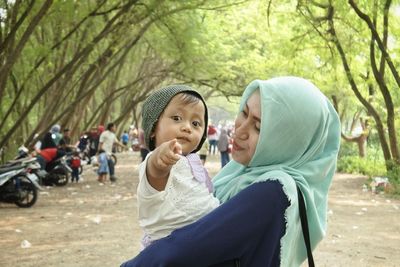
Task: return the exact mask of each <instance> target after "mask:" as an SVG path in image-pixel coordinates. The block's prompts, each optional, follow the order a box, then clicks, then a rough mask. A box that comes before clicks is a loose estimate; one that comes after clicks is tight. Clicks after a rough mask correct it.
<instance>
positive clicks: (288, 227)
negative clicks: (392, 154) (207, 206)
mask: <svg viewBox="0 0 400 267" xmlns="http://www.w3.org/2000/svg"><path fill="white" fill-rule="evenodd" d="M340 134H341V127H340V122H339V117H338V114H337V113H336V111H335V109H334V107H333V105H332V104H331V103H330V102H329V100H328V99H327V98H326V97H325V96H324V95H323V94H322V93H321V92H320V90H319V89H318V88H317V87H316V86H315V85H314V84H312V83H311V82H309V81H307V80H305V79H302V78H298V77H278V78H273V79H270V80H266V81H265V80H255V81H253V82H251V83H250V84H249V85H248V86H247V88H246V90H245V91H244V93H243V95H242V99H241V102H240V107H239V113H238V115H237V118H236V120H235V131H234V136H233V148H232V158H233V160H231V161H230V162H229V163H228V164H227V165H226V166H225V167H224V168H223V169H222V170H221V171H220V172H219V173H218V174H217V175H216V177H214V179H213V183H214V187H215V195H216V196H217V197H218V199H219V200H220V201H221V203H222V204H221V205H220V206H219V207H217V208H216V209H214V210H213V211H211V212H210V213H209V214H207V215H205V216H204V217H202V218H201V219H199V220H197V221H196V222H194V223H192V224H190V225H186V226H185V227H182V228H180V229H178V230H175V231H173V232H172V233H171V234H170V235H168V236H167V237H164V238H162V239H159V240H157V242H154V243H153V244H152V245H151V246H148V247H147V248H145V249H144V250H143V251H141V252H140V254H139V255H138V256H137V257H136V258H134V259H132V260H130V261H128V262H126V263H124V264H122V265H121V266H122V267H139V266H142V267H143V266H146V267H155V266H158V267H159V266H174V267H187V266H213V267H217V266H218V267H222V266H251V267H253V266H254V267H259V266H260V267H261V266H262V267H269V266H271V267H272V266H283V267H292V266H301V265H302V263H303V262H304V261H305V260H306V259H307V250H308V249H307V247H308V248H309V252H310V254H309V255H310V258H309V262H313V261H312V259H311V250H312V249H315V247H316V246H317V244H318V243H319V242H320V241H321V240H322V238H323V237H324V235H325V233H326V228H327V204H328V190H329V187H330V184H331V181H332V177H333V175H334V173H335V169H336V162H337V156H338V152H339V146H340V138H341V137H340ZM302 204H304V206H303V205H302ZM301 207H303V208H301ZM304 207H306V208H304ZM300 216H301V217H302V218H303V219H304V220H305V221H307V222H308V227H307V228H308V230H309V237H310V239H309V241H310V242H305V240H308V239H305V238H304V237H303V235H305V234H304V233H307V230H306V227H305V226H304V230H303V229H302V223H301V221H300Z"/></svg>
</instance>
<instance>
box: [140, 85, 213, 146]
mask: <svg viewBox="0 0 400 267" xmlns="http://www.w3.org/2000/svg"><path fill="white" fill-rule="evenodd" d="M184 92H186V93H189V94H192V95H195V96H196V97H198V98H199V99H200V100H201V101H202V102H203V104H204V107H205V114H204V133H203V136H202V138H201V141H200V143H199V145H198V147H197V148H196V149H195V150H194V151H192V152H193V153H194V152H197V151H199V150H200V148H201V147H202V145H203V143H204V141H205V140H206V138H207V123H208V111H207V105H206V102H205V101H204V99H203V97H202V96H201V95H200V94H199V93H198V92H197V91H196V90H194V89H193V88H191V87H189V86H186V85H170V86H167V87H164V88H162V89H159V90H157V91H155V92H153V93H152V94H151V95H150V96H149V97H148V98H147V99H146V100H145V101H144V103H143V107H142V128H143V131H144V141H145V143H146V146H147V147H148V148H149V149H150V150H151V151H152V150H154V149H155V143H154V142H153V141H152V140H151V138H150V136H151V134H152V132H153V130H154V129H155V126H156V124H157V121H158V119H159V118H160V116H161V114H162V113H163V111H164V109H165V108H166V107H167V105H168V103H169V102H170V101H171V99H172V98H173V97H174V96H176V95H177V94H179V93H184Z"/></svg>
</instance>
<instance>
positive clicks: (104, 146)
mask: <svg viewBox="0 0 400 267" xmlns="http://www.w3.org/2000/svg"><path fill="white" fill-rule="evenodd" d="M116 129H117V128H116V126H115V124H114V123H113V122H110V123H109V124H108V125H107V130H106V131H104V132H103V133H102V134H101V135H100V138H99V151H100V150H104V151H105V152H106V153H107V159H108V169H109V172H110V181H111V182H115V181H116V180H117V177H116V176H115V170H114V162H113V161H112V159H111V154H112V149H113V145H114V144H116V145H118V146H120V147H122V148H126V147H125V146H124V145H123V144H122V143H121V142H119V141H118V139H117V137H116V136H115V131H116Z"/></svg>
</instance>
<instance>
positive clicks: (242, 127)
mask: <svg viewBox="0 0 400 267" xmlns="http://www.w3.org/2000/svg"><path fill="white" fill-rule="evenodd" d="M235 126H236V129H235V136H236V137H237V138H239V139H242V140H246V139H247V138H249V134H248V131H247V127H248V126H246V124H245V123H237V124H236V125H235Z"/></svg>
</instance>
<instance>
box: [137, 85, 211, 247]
mask: <svg viewBox="0 0 400 267" xmlns="http://www.w3.org/2000/svg"><path fill="white" fill-rule="evenodd" d="M142 117H143V118H142V128H143V132H144V140H145V143H146V146H147V147H148V148H149V150H150V151H151V152H150V153H149V154H148V155H147V157H146V159H145V160H144V162H142V163H141V165H140V167H139V185H138V189H137V196H138V211H139V212H138V213H139V225H140V226H141V227H142V229H143V230H144V237H143V239H142V245H143V246H148V245H149V244H150V243H151V242H153V241H154V240H158V239H160V238H162V237H165V236H167V235H169V234H170V233H171V232H172V231H173V230H174V229H177V228H180V227H182V226H184V225H187V224H190V223H192V222H194V221H196V220H197V219H199V218H201V217H203V216H204V215H205V214H207V213H209V212H210V211H211V210H213V209H214V208H216V207H217V206H218V205H219V201H218V200H217V199H216V198H215V197H214V196H213V188H212V183H211V180H210V177H209V176H208V173H207V170H206V169H205V168H204V167H203V165H202V163H201V161H200V158H199V156H198V155H197V154H196V152H197V151H199V149H200V148H201V147H202V145H203V143H204V141H205V140H206V138H207V121H208V115H207V107H206V104H205V102H204V100H203V98H202V97H201V95H200V94H199V93H198V92H196V91H195V90H194V89H192V88H191V87H188V86H183V85H173V86H168V87H165V88H163V89H161V90H158V91H155V92H154V93H153V94H152V95H150V96H149V98H147V99H146V101H145V102H144V104H143V111H142Z"/></svg>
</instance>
